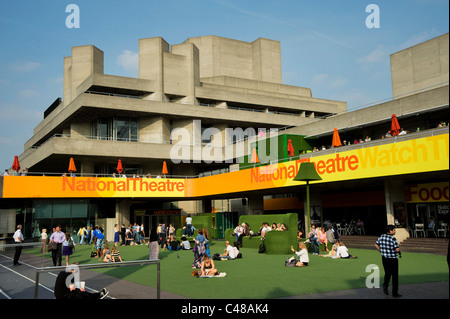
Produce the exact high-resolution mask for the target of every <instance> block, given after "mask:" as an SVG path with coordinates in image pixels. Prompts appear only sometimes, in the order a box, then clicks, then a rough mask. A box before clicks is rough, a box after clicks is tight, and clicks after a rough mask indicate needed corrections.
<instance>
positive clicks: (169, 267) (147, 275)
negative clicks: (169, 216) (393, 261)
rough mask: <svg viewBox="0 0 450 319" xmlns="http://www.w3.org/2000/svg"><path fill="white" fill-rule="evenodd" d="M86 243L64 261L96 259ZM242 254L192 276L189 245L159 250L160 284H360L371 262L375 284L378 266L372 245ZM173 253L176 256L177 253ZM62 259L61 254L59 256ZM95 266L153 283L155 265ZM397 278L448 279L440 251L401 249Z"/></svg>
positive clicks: (316, 287) (303, 288)
mask: <svg viewBox="0 0 450 319" xmlns="http://www.w3.org/2000/svg"><path fill="white" fill-rule="evenodd" d="M224 247H225V245H224V243H223V242H221V241H216V242H215V244H214V245H212V246H211V255H213V254H214V253H217V252H218V253H223V249H224ZM90 249H91V247H90V246H80V245H77V249H76V251H75V253H74V255H73V256H72V257H71V259H70V262H71V263H72V262H78V263H80V264H86V263H99V262H100V259H97V258H90V257H89V255H90ZM119 251H120V255H121V257H122V258H123V259H124V260H126V261H130V260H143V259H148V254H149V249H148V248H147V245H142V246H126V247H119ZM240 252H241V253H242V255H243V258H242V259H236V260H230V261H228V260H227V261H214V262H215V266H216V268H217V269H218V270H219V271H220V272H225V273H226V274H227V276H226V277H224V278H196V277H192V276H191V272H192V270H193V269H192V268H191V265H192V261H193V258H194V254H193V252H192V251H176V252H172V251H168V250H165V251H160V253H159V258H160V263H161V289H162V290H164V291H168V292H171V293H174V294H177V295H181V296H186V297H189V298H193V299H210V298H213V299H266V298H279V297H286V296H294V295H303V294H311V293H318V292H325V291H335V290H346V289H355V288H365V287H366V278H367V277H368V276H369V275H371V274H372V272H366V267H367V266H369V265H373V264H375V265H377V266H378V267H379V272H380V284H381V283H382V281H383V276H384V271H383V266H382V264H381V256H380V254H379V252H378V251H376V250H375V249H373V250H366V249H350V253H351V254H352V255H355V256H358V258H357V259H331V258H324V257H319V256H313V255H312V254H310V256H309V266H308V267H300V268H297V267H293V268H289V267H285V266H284V261H285V260H286V258H288V257H292V256H293V254H290V255H266V254H258V251H257V250H256V249H250V248H247V249H246V248H241V250H240ZM177 255H178V256H179V258H178V257H177ZM63 261H64V260H63ZM95 271H98V272H101V273H104V274H107V275H110V276H113V277H117V278H120V279H124V280H129V281H131V282H135V283H139V284H142V285H147V286H151V287H156V265H148V266H143V267H141V266H129V267H117V268H109V269H108V268H104V269H97V270H95ZM399 274H400V284H409V283H421V282H434V281H444V280H448V277H449V272H448V266H447V259H446V256H438V255H430V254H422V253H406V252H405V253H403V258H401V259H399Z"/></svg>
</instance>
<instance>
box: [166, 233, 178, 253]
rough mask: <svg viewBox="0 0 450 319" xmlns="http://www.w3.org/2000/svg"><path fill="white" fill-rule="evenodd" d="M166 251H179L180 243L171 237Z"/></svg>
mask: <svg viewBox="0 0 450 319" xmlns="http://www.w3.org/2000/svg"><path fill="white" fill-rule="evenodd" d="M168 240H170V239H168ZM167 249H169V250H170V251H176V250H180V242H179V241H178V240H176V238H175V236H173V237H172V241H170V244H169V246H168V247H167Z"/></svg>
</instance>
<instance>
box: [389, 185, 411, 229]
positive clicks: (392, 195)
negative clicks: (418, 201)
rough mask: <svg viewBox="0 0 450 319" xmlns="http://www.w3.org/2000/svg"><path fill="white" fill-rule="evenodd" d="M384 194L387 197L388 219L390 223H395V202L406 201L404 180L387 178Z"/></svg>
mask: <svg viewBox="0 0 450 319" xmlns="http://www.w3.org/2000/svg"><path fill="white" fill-rule="evenodd" d="M384 194H385V199H386V221H387V224H388V225H394V218H395V216H394V203H406V198H405V183H404V181H403V180H394V179H386V180H385V181H384Z"/></svg>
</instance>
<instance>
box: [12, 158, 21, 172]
mask: <svg viewBox="0 0 450 319" xmlns="http://www.w3.org/2000/svg"><path fill="white" fill-rule="evenodd" d="M11 168H12V169H13V170H14V171H16V172H18V171H19V170H20V164H19V158H18V157H17V155H16V156H14V162H13V164H12V167H11Z"/></svg>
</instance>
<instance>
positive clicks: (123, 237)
mask: <svg viewBox="0 0 450 319" xmlns="http://www.w3.org/2000/svg"><path fill="white" fill-rule="evenodd" d="M118 245H120V246H133V245H145V230H144V224H141V225H137V224H136V223H134V224H133V225H131V224H130V225H129V227H125V224H122V227H119V225H118V224H115V225H114V246H116V247H117V246H118Z"/></svg>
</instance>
